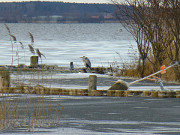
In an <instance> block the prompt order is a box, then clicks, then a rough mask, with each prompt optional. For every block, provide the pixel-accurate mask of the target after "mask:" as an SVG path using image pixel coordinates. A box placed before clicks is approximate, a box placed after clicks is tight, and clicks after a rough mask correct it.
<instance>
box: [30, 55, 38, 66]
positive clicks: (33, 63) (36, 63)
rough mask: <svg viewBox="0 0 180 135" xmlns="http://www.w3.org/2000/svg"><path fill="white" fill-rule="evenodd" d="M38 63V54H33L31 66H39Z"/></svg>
mask: <svg viewBox="0 0 180 135" xmlns="http://www.w3.org/2000/svg"><path fill="white" fill-rule="evenodd" d="M37 65H38V56H31V63H30V66H33V67H34V66H37Z"/></svg>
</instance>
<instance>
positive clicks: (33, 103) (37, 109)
mask: <svg viewBox="0 0 180 135" xmlns="http://www.w3.org/2000/svg"><path fill="white" fill-rule="evenodd" d="M62 110H63V106H62V105H61V104H60V103H58V104H54V103H53V102H52V101H51V98H50V97H46V96H45V95H41V96H40V95H39V96H34V97H32V96H30V95H26V96H25V97H24V96H23V97H21V96H20V97H19V96H17V95H9V94H7V93H4V94H2V95H1V97H0V131H8V130H12V131H13V130H16V129H17V130H18V129H20V128H23V129H24V130H25V131H28V132H31V131H35V130H36V129H37V128H47V127H48V128H50V127H55V126H57V125H59V122H60V117H61V115H62Z"/></svg>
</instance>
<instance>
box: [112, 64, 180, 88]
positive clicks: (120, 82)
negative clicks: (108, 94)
mask: <svg viewBox="0 0 180 135" xmlns="http://www.w3.org/2000/svg"><path fill="white" fill-rule="evenodd" d="M176 65H180V62H178V61H176V62H175V63H174V64H172V65H170V66H168V67H166V68H164V69H163V70H159V71H157V72H155V73H153V74H151V75H148V76H146V77H144V78H141V79H138V80H136V81H133V82H130V83H128V82H125V81H123V80H118V81H117V82H116V83H115V84H113V85H112V86H111V87H110V88H109V90H127V89H128V88H129V86H130V85H132V84H135V83H137V82H140V81H143V80H145V79H147V78H149V77H152V76H154V75H156V74H159V73H161V72H162V71H165V70H167V69H169V68H171V67H174V66H176Z"/></svg>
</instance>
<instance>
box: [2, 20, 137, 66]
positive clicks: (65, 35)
mask: <svg viewBox="0 0 180 135" xmlns="http://www.w3.org/2000/svg"><path fill="white" fill-rule="evenodd" d="M7 25H8V27H9V28H10V31H11V34H12V35H14V36H15V37H16V38H17V40H18V42H16V43H15V44H14V53H13V55H14V61H13V64H14V65H17V64H19V63H20V64H22V63H24V64H26V65H29V63H30V58H29V57H30V56H31V55H32V54H31V53H30V52H29V48H28V44H30V43H31V40H30V37H29V34H28V32H31V33H32V34H33V36H34V41H35V42H34V48H39V49H40V51H41V52H42V53H43V54H44V55H45V56H46V59H45V58H43V59H42V63H43V64H48V65H58V66H69V63H70V62H74V66H75V67H82V66H83V62H82V59H81V58H80V57H81V56H87V57H89V59H90V60H91V63H92V66H105V67H107V66H110V65H112V64H113V63H116V64H117V65H118V66H121V63H122V62H125V61H130V60H131V56H133V55H134V53H136V43H135V41H134V39H133V37H132V36H131V34H130V33H128V32H127V31H126V30H125V29H124V28H123V27H122V25H121V24H120V23H108V24H96V23H93V24H91V23H89V24H29V23H28V24H26V23H24V24H23V23H22V24H14V23H13V24H7ZM0 37H1V40H0V53H1V55H0V60H1V61H0V65H10V64H11V63H12V47H11V42H10V38H9V35H8V32H7V30H6V28H5V27H4V24H0ZM19 41H20V42H22V43H23V44H24V47H25V49H24V50H23V49H21V47H20V44H19ZM132 48H133V49H132ZM16 52H19V53H18V55H17V53H16Z"/></svg>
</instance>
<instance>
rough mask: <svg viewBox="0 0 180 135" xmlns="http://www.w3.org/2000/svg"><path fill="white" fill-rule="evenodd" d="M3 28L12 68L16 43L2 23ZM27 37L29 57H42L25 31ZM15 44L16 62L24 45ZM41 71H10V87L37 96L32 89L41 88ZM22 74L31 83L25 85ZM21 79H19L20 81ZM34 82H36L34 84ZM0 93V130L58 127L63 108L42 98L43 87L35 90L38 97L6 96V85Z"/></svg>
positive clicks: (45, 97)
mask: <svg viewBox="0 0 180 135" xmlns="http://www.w3.org/2000/svg"><path fill="white" fill-rule="evenodd" d="M4 25H5V28H6V29H7V31H8V35H9V36H10V41H11V46H12V63H11V65H13V64H14V63H13V62H14V61H15V60H14V43H15V42H17V39H16V37H15V36H14V35H12V34H11V31H10V28H9V27H8V26H7V25H6V24H4ZM29 36H30V39H31V44H29V45H28V47H29V50H30V52H31V53H33V55H35V54H36V53H37V55H38V57H40V58H41V59H42V56H43V57H45V56H44V54H42V53H41V52H40V50H39V49H38V48H37V49H35V48H34V46H33V44H34V37H33V35H32V33H30V32H29ZM18 43H19V44H20V46H21V48H20V47H18V46H16V47H17V51H16V53H17V54H18V55H17V56H18V60H19V57H20V55H19V51H22V50H23V51H24V60H25V47H26V46H25V45H24V44H23V43H22V42H18ZM20 49H22V50H20ZM35 51H36V53H35ZM45 58H46V57H45ZM18 64H19V61H18ZM11 67H12V66H11ZM41 68H42V69H41V70H36V69H32V70H31V71H30V72H29V73H27V72H26V71H25V72H23V71H20V69H17V70H16V71H15V72H14V71H13V69H12V68H11V70H10V74H14V75H16V77H15V78H16V80H15V83H14V84H13V85H15V86H18V87H19V91H23V92H24V91H28V92H27V93H37V89H35V87H34V86H35V85H39V86H41V85H42V84H43V83H44V82H43V80H44V77H45V73H44V69H43V66H42V67H41ZM50 72H51V71H50ZM20 75H21V76H20ZM26 75H28V76H30V80H32V81H33V82H31V81H30V82H29V83H27V82H26V80H27V79H26ZM22 76H23V79H21V77H22ZM51 77H52V76H51ZM0 81H2V79H0ZM11 82H12V80H11ZM34 82H38V83H36V84H34ZM50 87H51V84H50ZM31 88H32V89H31ZM0 90H1V92H2V94H1V95H0V131H8V130H9V129H11V130H16V129H18V128H23V129H25V131H29V132H32V131H35V130H36V129H38V128H39V127H44V128H46V127H52V126H55V125H58V124H59V119H60V115H61V114H62V110H63V106H62V105H61V104H57V105H54V104H53V102H51V98H50V97H48V96H46V93H45V91H44V88H43V86H42V87H39V90H42V92H40V95H37V96H32V95H31V94H26V95H10V94H9V91H10V90H11V88H10V86H5V85H2V86H0ZM12 91H13V90H11V92H12Z"/></svg>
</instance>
